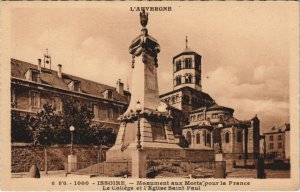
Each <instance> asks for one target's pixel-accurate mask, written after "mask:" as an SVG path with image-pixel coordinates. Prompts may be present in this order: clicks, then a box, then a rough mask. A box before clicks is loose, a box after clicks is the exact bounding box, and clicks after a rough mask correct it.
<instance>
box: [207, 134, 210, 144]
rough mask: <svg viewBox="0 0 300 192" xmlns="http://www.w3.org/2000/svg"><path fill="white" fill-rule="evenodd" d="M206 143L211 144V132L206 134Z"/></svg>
mask: <svg viewBox="0 0 300 192" xmlns="http://www.w3.org/2000/svg"><path fill="white" fill-rule="evenodd" d="M206 144H207V145H208V146H210V133H207V134H206Z"/></svg>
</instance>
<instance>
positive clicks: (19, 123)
mask: <svg viewBox="0 0 300 192" xmlns="http://www.w3.org/2000/svg"><path fill="white" fill-rule="evenodd" d="M29 119H30V116H29V115H26V116H21V114H20V113H19V112H15V111H12V112H11V127H12V129H11V142H25V143H29V142H32V139H31V135H30V130H29V127H28V122H29Z"/></svg>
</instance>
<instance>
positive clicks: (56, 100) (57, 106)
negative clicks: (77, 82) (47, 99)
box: [53, 96, 62, 111]
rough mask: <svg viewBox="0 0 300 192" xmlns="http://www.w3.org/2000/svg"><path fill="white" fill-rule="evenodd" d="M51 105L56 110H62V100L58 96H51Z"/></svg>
mask: <svg viewBox="0 0 300 192" xmlns="http://www.w3.org/2000/svg"><path fill="white" fill-rule="evenodd" d="M53 106H54V107H55V110H56V111H62V102H61V98H60V97H58V96H55V97H54V98H53Z"/></svg>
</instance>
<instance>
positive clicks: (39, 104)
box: [11, 59, 130, 133]
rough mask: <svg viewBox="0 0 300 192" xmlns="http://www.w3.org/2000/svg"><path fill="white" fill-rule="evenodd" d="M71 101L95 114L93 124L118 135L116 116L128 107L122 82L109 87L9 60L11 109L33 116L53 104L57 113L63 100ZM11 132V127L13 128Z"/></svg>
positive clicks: (38, 62) (38, 66) (39, 63)
mask: <svg viewBox="0 0 300 192" xmlns="http://www.w3.org/2000/svg"><path fill="white" fill-rule="evenodd" d="M71 98H72V99H73V100H74V101H75V104H76V105H79V106H82V105H86V106H88V108H89V109H90V110H92V111H93V113H94V119H93V121H92V124H93V125H97V126H98V127H99V128H101V129H102V128H103V129H109V130H111V131H113V132H115V133H117V131H118V128H119V122H118V120H117V119H118V117H119V116H120V115H121V114H123V112H124V111H125V110H126V109H127V107H128V102H129V100H130V93H129V92H128V91H126V90H124V84H123V83H122V82H121V80H118V81H117V84H116V87H111V86H108V85H104V84H101V83H97V82H94V81H90V80H87V79H83V78H80V77H76V76H73V75H69V74H65V73H63V72H62V65H58V69H57V71H55V70H52V69H50V68H47V67H45V66H44V67H42V60H41V59H38V61H37V64H31V63H27V62H23V61H20V60H17V59H11V109H12V111H14V112H19V113H20V114H21V115H26V114H30V115H34V114H36V113H38V112H40V111H41V110H42V109H43V105H44V104H48V105H52V106H54V107H55V108H56V112H57V113H60V112H62V111H63V102H64V99H68V100H70V99H71ZM12 129H14V127H12Z"/></svg>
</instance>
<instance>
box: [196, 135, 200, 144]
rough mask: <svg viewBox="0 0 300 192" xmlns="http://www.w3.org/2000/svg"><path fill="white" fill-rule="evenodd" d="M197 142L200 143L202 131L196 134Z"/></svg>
mask: <svg viewBox="0 0 300 192" xmlns="http://www.w3.org/2000/svg"><path fill="white" fill-rule="evenodd" d="M196 143H197V144H199V143H200V133H197V134H196Z"/></svg>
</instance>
